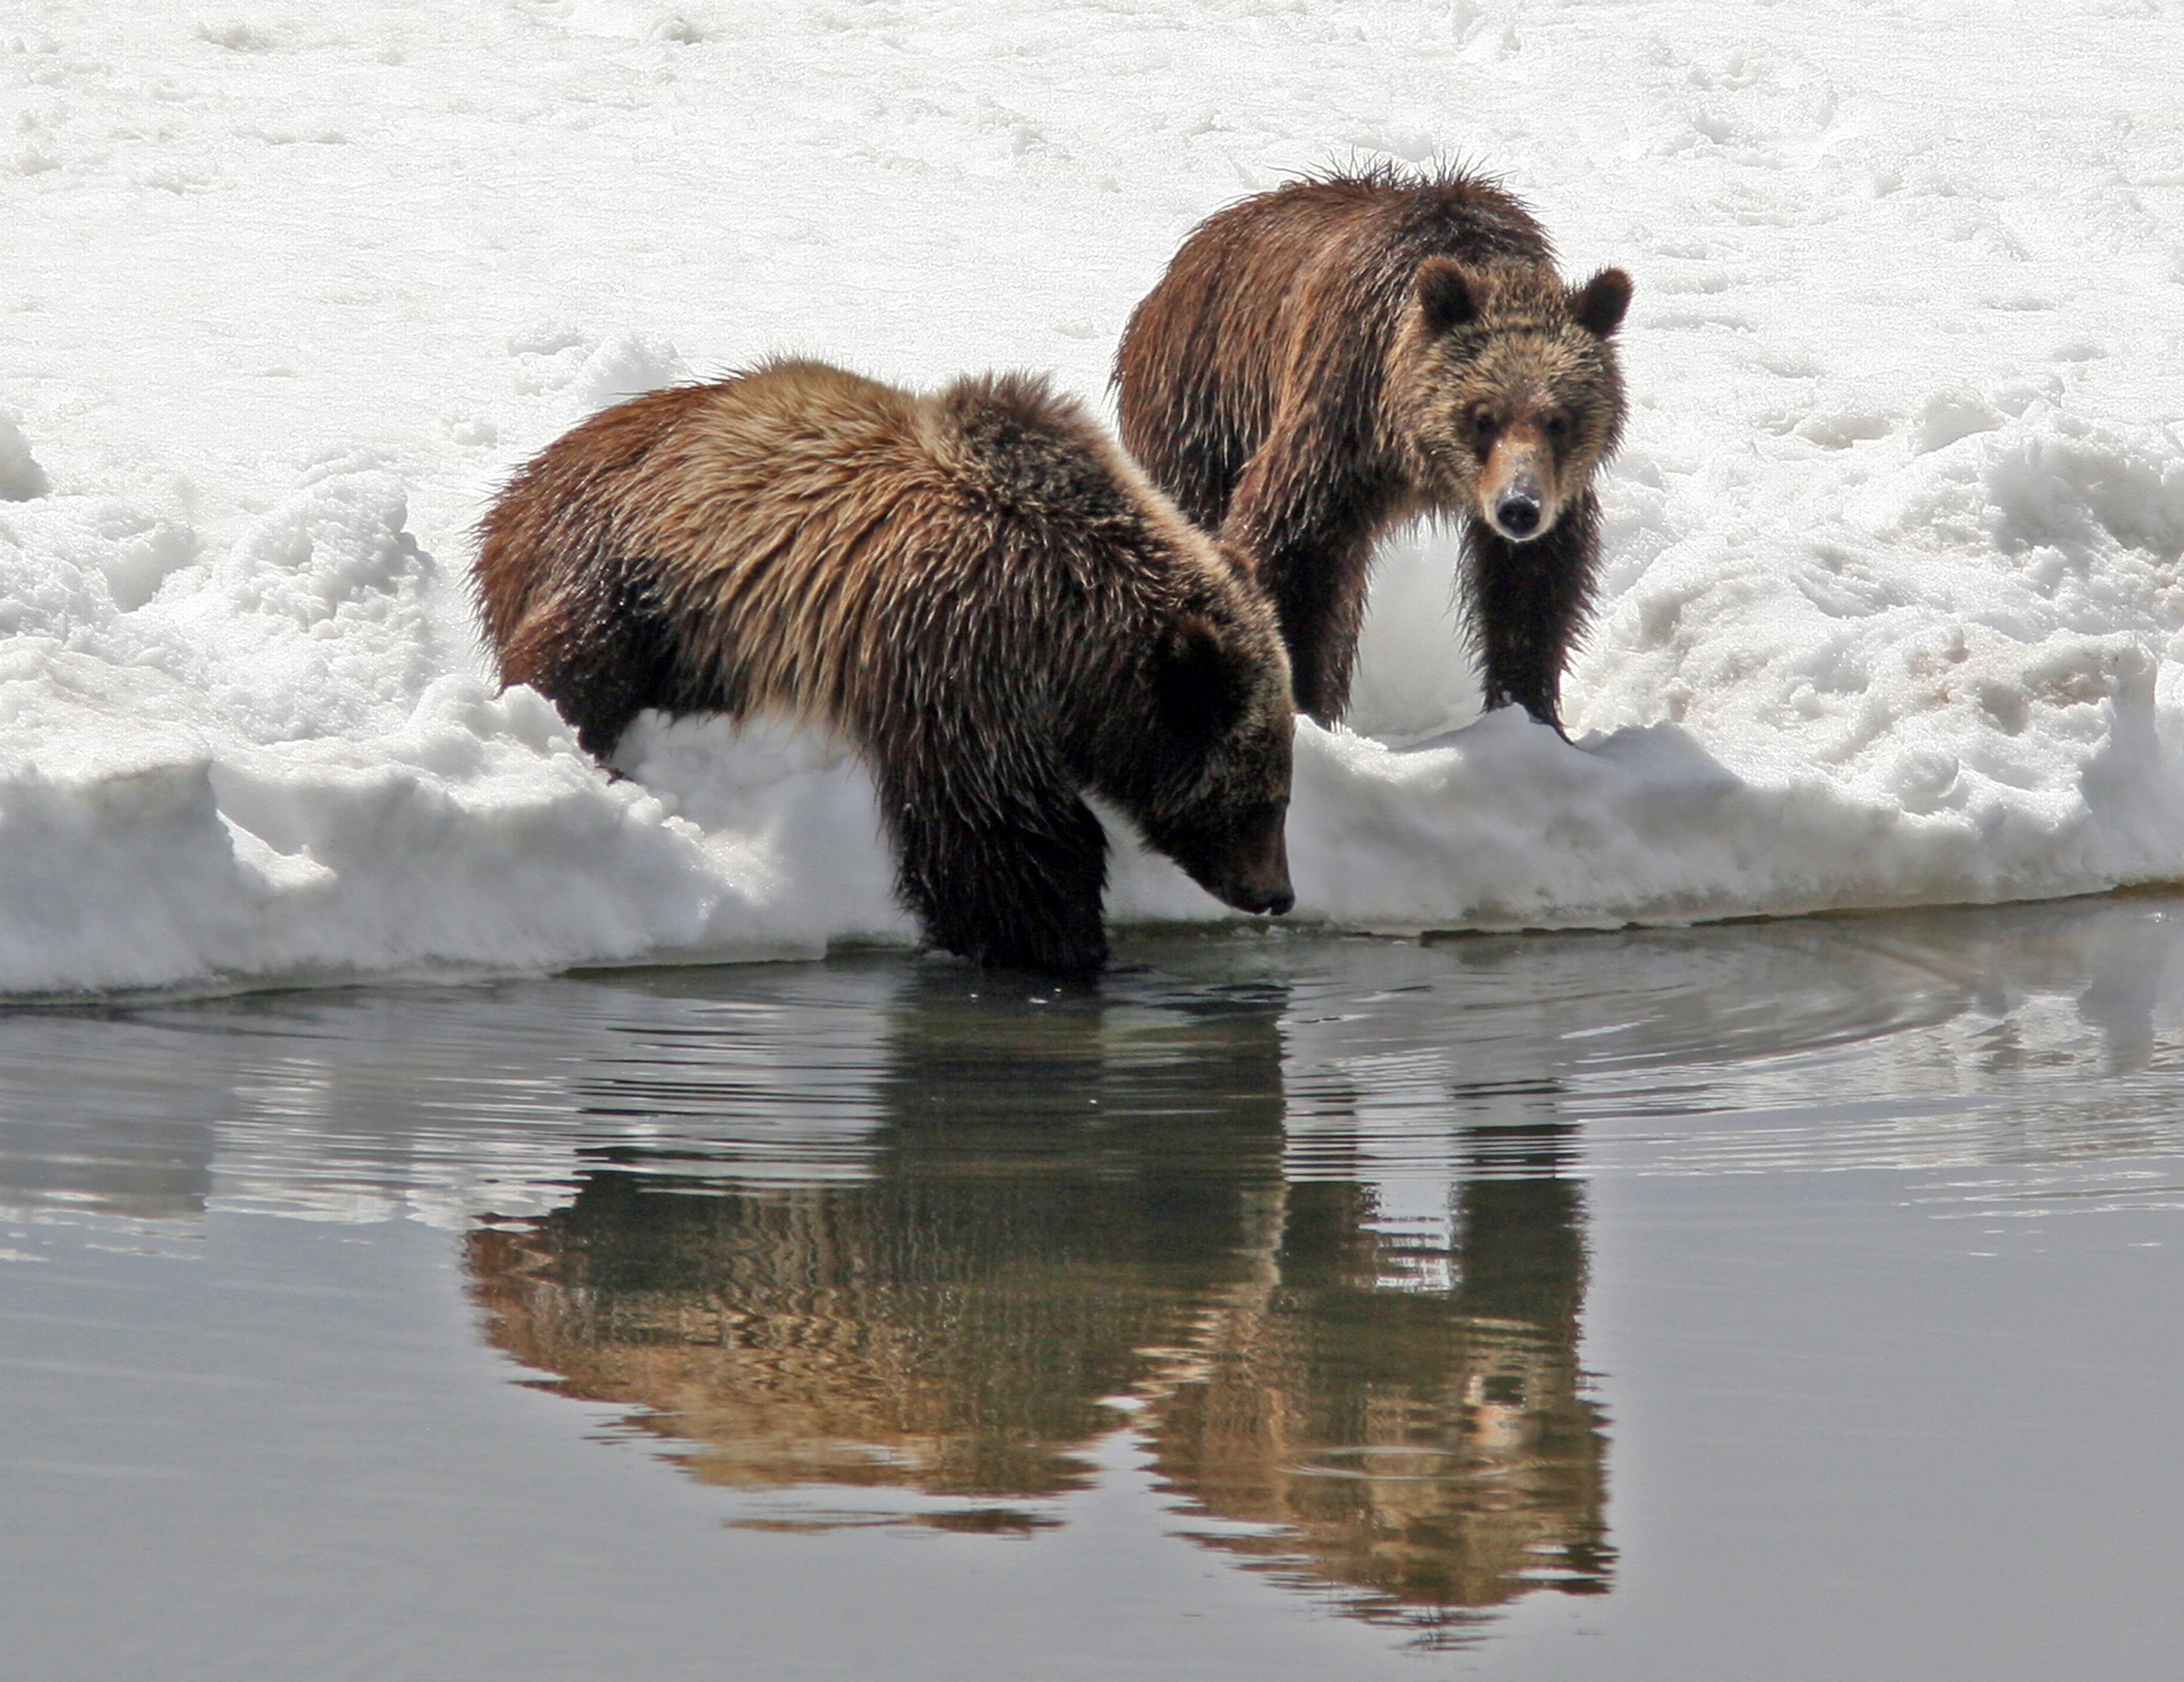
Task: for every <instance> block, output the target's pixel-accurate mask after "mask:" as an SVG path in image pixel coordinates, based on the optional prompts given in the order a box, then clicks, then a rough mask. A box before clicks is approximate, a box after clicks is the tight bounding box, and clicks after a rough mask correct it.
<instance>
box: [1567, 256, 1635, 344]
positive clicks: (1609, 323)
mask: <svg viewBox="0 0 2184 1682" xmlns="http://www.w3.org/2000/svg"><path fill="white" fill-rule="evenodd" d="M1629 308H1630V276H1628V275H1626V274H1624V272H1623V271H1622V270H1620V269H1602V270H1601V271H1600V272H1599V273H1598V274H1596V275H1595V276H1593V277H1592V278H1591V280H1589V281H1586V282H1585V284H1584V285H1583V286H1582V287H1579V288H1578V289H1577V291H1575V292H1572V293H1571V294H1570V314H1571V315H1573V316H1574V317H1576V319H1577V324H1578V326H1580V327H1582V328H1584V329H1585V331H1587V332H1588V333H1591V335H1592V336H1593V337H1595V338H1596V339H1604V338H1606V337H1607V336H1608V335H1609V334H1610V333H1612V332H1613V331H1615V330H1616V329H1617V328H1618V327H1619V326H1622V325H1623V312H1624V310H1626V309H1629Z"/></svg>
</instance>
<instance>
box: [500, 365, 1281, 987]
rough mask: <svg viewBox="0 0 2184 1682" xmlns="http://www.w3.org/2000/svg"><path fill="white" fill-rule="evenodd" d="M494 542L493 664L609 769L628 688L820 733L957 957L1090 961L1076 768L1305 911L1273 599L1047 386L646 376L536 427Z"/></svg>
mask: <svg viewBox="0 0 2184 1682" xmlns="http://www.w3.org/2000/svg"><path fill="white" fill-rule="evenodd" d="M480 532H481V537H482V547H481V549H480V552H479V554H478V560H477V569H476V582H477V587H478V594H479V599H480V604H481V608H482V614H483V618H484V621H485V627H486V632H487V636H488V637H489V638H490V639H491V641H492V643H493V648H494V649H495V651H496V652H497V653H498V654H499V662H500V676H501V680H502V682H505V683H528V684H530V685H532V687H533V688H537V689H538V690H539V691H540V692H541V693H543V694H545V695H547V696H548V697H549V698H550V699H552V700H553V701H554V703H555V704H556V705H559V706H560V709H561V711H562V714H563V716H565V717H566V718H567V719H568V720H569V721H570V722H571V724H573V725H574V726H575V727H576V728H577V739H578V741H580V742H581V743H582V744H583V745H584V747H585V748H586V749H589V750H590V751H591V752H592V753H593V754H595V755H599V756H600V757H602V758H604V756H605V755H608V754H609V753H610V752H611V751H612V750H613V749H614V745H615V744H616V741H617V740H618V739H619V738H621V733H622V732H623V730H624V729H625V728H626V727H627V726H628V724H629V722H630V721H631V720H632V719H633V718H634V717H635V716H637V714H638V712H639V711H640V710H643V709H644V708H647V707H657V708H660V709H661V710H664V711H666V712H669V713H672V714H682V713H694V712H724V713H727V714H730V715H732V716H736V717H739V718H740V717H747V716H751V715H753V714H756V713H760V712H766V711H771V712H777V713H781V714H785V715H788V716H793V717H798V718H801V719H804V720H805V721H810V722H812V723H816V724H818V725H821V726H823V727H830V728H832V729H833V730H835V731H836V732H839V733H840V734H841V735H843V736H844V737H845V738H847V739H848V740H849V741H850V743H852V744H854V745H855V747H856V748H857V749H858V750H859V751H860V753H861V755H862V757H863V758H864V760H865V761H866V765H867V766H868V767H869V768H870V770H871V771H872V777H873V781H874V782H875V783H876V784H877V788H878V793H879V802H880V816H881V819H882V822H883V823H884V824H885V826H886V828H887V831H888V833H889V838H890V839H891V840H892V841H893V842H894V848H895V853H896V857H897V863H898V874H897V888H898V891H899V892H900V894H901V897H902V899H903V900H904V902H905V905H908V906H909V908H910V909H911V911H913V912H914V913H915V914H916V915H917V916H918V917H919V918H920V919H921V920H922V922H923V923H924V926H925V928H926V932H927V933H928V936H929V937H930V938H932V940H933V942H934V943H935V944H938V945H940V946H944V947H945V948H947V949H948V950H950V951H952V952H957V953H961V954H962V955H964V956H966V957H968V958H971V959H972V960H974V961H978V962H981V963H989V964H1005V965H1011V966H1023V967H1030V968H1039V969H1048V970H1060V971H1081V970H1088V969H1093V968H1096V967H1098V966H1099V965H1100V963H1102V962H1103V961H1105V959H1106V950H1107V947H1106V936H1105V933H1104V932H1103V930H1102V928H1101V927H1100V895H1101V894H1102V892H1103V890H1104V888H1105V887H1106V844H1107V843H1106V832H1105V831H1103V830H1102V829H1101V827H1100V821H1099V819H1098V818H1096V817H1095V816H1093V814H1092V812H1091V810H1089V808H1088V807H1087V806H1086V805H1085V804H1084V800H1083V799H1081V798H1080V791H1084V790H1089V791H1091V792H1093V793H1095V794H1099V795H1101V796H1102V797H1104V798H1106V799H1108V800H1110V801H1112V802H1113V803H1114V805H1117V807H1119V808H1120V809H1121V810H1123V811H1124V812H1126V813H1127V814H1128V815H1129V816H1131V817H1132V818H1134V820H1136V822H1138V823H1139V825H1140V826H1141V827H1142V828H1143V830H1144V832H1145V838H1146V840H1147V841H1148V842H1150V843H1151V844H1152V845H1153V846H1155V847H1157V848H1158V849H1160V850H1161V851H1162V852H1163V853H1166V854H1167V855H1168V856H1169V857H1170V858H1172V859H1173V860H1175V861H1176V862H1177V863H1178V864H1179V865H1181V866H1183V867H1184V870H1186V871H1188V872H1190V875H1191V876H1192V877H1194V878H1195V880H1196V881H1197V882H1198V883H1199V884H1200V885H1201V886H1202V887H1203V888H1206V890H1207V891H1208V892H1209V893H1211V894H1214V895H1216V896H1217V897H1218V898H1219V899H1223V900H1225V901H1226V902H1227V903H1228V904H1229V905H1234V906H1236V907H1237V908H1238V909H1240V910H1242V911H1272V912H1276V913H1279V912H1282V911H1287V910H1288V909H1289V908H1290V904H1291V901H1292V894H1291V893H1290V881H1289V858H1288V853H1287V850H1286V848H1285V845H1284V837H1283V822H1284V813H1285V811H1286V810H1287V807H1288V805H1289V792H1290V737H1291V734H1292V732H1293V729H1294V724H1295V719H1294V715H1293V713H1292V711H1291V710H1290V684H1289V665H1288V661H1287V660H1286V659H1285V658H1284V654H1283V650H1282V643H1281V638H1280V636H1279V632H1278V631H1277V628H1276V626H1275V621H1274V617H1273V610H1272V609H1271V608H1270V607H1269V605H1268V604H1267V602H1266V601H1265V599H1263V598H1262V596H1261V594H1260V593H1259V592H1258V590H1257V589H1256V588H1255V587H1254V586H1253V585H1252V583H1251V581H1250V579H1249V578H1248V577H1247V576H1245V575H1244V573H1243V572H1242V571H1240V569H1239V568H1238V566H1237V565H1235V563H1234V561H1233V560H1232V559H1231V558H1230V557H1229V555H1227V554H1224V553H1223V551H1222V550H1221V549H1218V548H1217V546H1216V545H1215V544H1214V543H1212V541H1211V540H1209V539H1208V538H1207V537H1205V536H1204V535H1203V534H1202V533H1201V532H1198V531H1197V530H1195V528H1194V527H1192V526H1190V524H1189V523H1188V522H1186V521H1184V519H1183V518H1182V516H1181V515H1178V513H1177V512H1176V510H1175V508H1174V506H1173V504H1171V503H1170V502H1169V501H1168V500H1167V498H1165V497H1163V496H1162V495H1161V494H1160V493H1159V492H1157V491H1156V490H1155V489H1154V488H1153V487H1151V484H1149V483H1148V482H1146V480H1145V476H1144V475H1143V474H1142V473H1140V472H1139V471H1138V469H1137V468H1136V466H1135V465H1134V464H1133V463H1131V462H1130V461H1129V460H1128V459H1127V458H1126V457H1124V456H1123V454H1122V452H1121V451H1120V450H1118V449H1117V448H1115V446H1114V444H1113V443H1112V442H1111V441H1110V440H1109V439H1108V438H1107V437H1106V435H1105V434H1104V433H1103V432H1100V430H1099V429H1098V428H1097V427H1096V426H1095V425H1094V424H1093V423H1092V422H1091V421H1089V419H1088V418H1087V417H1086V416H1085V415H1084V412H1083V411H1082V409H1079V408H1078V405H1076V404H1073V403H1071V402H1068V401H1067V400H1065V399H1063V398H1058V397H1056V396H1055V395H1054V394H1053V393H1051V392H1050V390H1048V388H1047V387H1046V386H1045V384H1044V383H1043V382H1040V381H1039V380H1036V379H1033V378H1029V377H1026V376H992V377H986V378H975V379H965V380H961V381H959V382H956V384H954V385H952V386H950V387H948V388H947V389H946V390H944V391H942V392H940V393H937V394H934V395H933V396H929V397H921V396H917V395H913V394H912V393H907V392H903V391H899V390H897V389H895V388H894V387H890V386H884V385H881V384H879V383H877V382H874V381H872V380H867V379H863V378H861V377H859V376H856V375H854V374H850V373H845V372H844V371H843V370H840V369H838V368H832V367H828V366H826V365H823V364H819V363H812V362H778V363H774V364H772V365H768V366H766V367H763V368H760V369H759V370H756V371H755V372H753V373H749V374H746V375H744V376H740V377H738V378H734V379H730V380H727V381H724V382H721V383H719V384H716V385H707V386H686V387H677V388H675V389H672V390H669V391H662V392H655V393H653V394H652V395H650V396H649V397H642V398H638V399H636V400H635V401H634V402H631V403H626V404H621V405H620V406H619V407H617V408H615V409H608V410H607V411H606V412H604V414H601V415H595V416H593V418H592V419H591V420H589V421H586V422H584V423H583V424H582V426H578V427H577V428H576V429H575V430H574V431H573V432H569V433H568V434H566V435H565V437H562V438H560V440H559V441H558V442H556V443H554V444H552V445H551V446H549V448H547V449H546V451H545V452H544V453H543V454H541V455H540V456H539V457H538V459H536V460H534V461H532V463H531V464H530V465H528V466H526V467H525V468H524V469H523V470H522V471H521V472H520V473H518V474H517V475H516V476H515V479H514V481H513V482H510V485H509V487H508V488H507V489H506V491H504V493H502V495H501V497H500V498H499V501H498V502H496V503H495V504H494V505H493V509H492V510H491V511H490V512H489V513H488V514H487V516H486V518H485V520H484V521H483V523H482V526H481V528H480Z"/></svg>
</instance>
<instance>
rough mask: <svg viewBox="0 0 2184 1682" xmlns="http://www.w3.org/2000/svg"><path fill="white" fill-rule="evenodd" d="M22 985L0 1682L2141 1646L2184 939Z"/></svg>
mask: <svg viewBox="0 0 2184 1682" xmlns="http://www.w3.org/2000/svg"><path fill="white" fill-rule="evenodd" d="M1122 959H1123V962H1122V964H1121V966H1120V967H1119V968H1118V969H1117V972H1115V973H1114V974H1112V976H1110V977H1107V978H1106V979H1105V980H1104V981H1103V982H1102V983H1100V984H1099V985H1098V986H1097V987H1096V988H1087V989H1077V990H1055V989H1045V990H1034V989H1032V988H1031V987H1030V986H1029V985H1028V984H1027V983H1005V982H996V981H995V980H993V979H991V978H980V977H976V976H974V975H972V973H970V972H967V971H965V970H962V969H961V968H958V967H956V966H952V965H948V964H944V963H938V962H932V961H918V960H915V959H911V958H908V957H905V956H902V955H863V956H845V957H842V958H838V959H836V960H834V961H829V962H827V963H823V964H809V965H782V966H742V967H733V968H720V969H710V970H683V971H653V972H626V973H618V974H602V975H591V976H585V977H564V978H560V979H556V980H551V981H535V982H522V983H507V984H501V985H493V986H473V987H461V988H455V987H440V988H428V987H405V988H387V989H370V990H359V991H351V992H340V993H320V994H283V995H266V996H259V997H252V998H243V999H237V1000H220V1001H209V1002H201V1003H196V1004H166V1005H146V1006H140V1007H135V1008H131V1009H125V1010H115V1011H106V1012H98V1013H91V1012H57V1011H19V1012H15V1013H13V1014H8V1015H4V1016H0V1512H4V1514H5V1518H4V1523H0V1675H4V1676H6V1677H8V1678H16V1677H21V1678H36V1679H56V1678H86V1679H103V1678H109V1677H114V1678H120V1677H142V1676H153V1675H156V1676H160V1677H171V1678H194V1677H250V1678H256V1677H282V1678H286V1677H298V1678H301V1677H310V1678H320V1677H343V1676H355V1677H359V1678H362V1677H370V1678H376V1679H384V1678H396V1677H416V1678H421V1679H422V1678H432V1679H440V1678H454V1677H481V1678H483V1677H500V1676H508V1677H515V1676H522V1677H525V1678H538V1677H572V1678H573V1677H608V1676H638V1675H642V1676H646V1677H663V1678H683V1677H722V1678H728V1677H733V1678H738V1679H741V1678H748V1677H812V1678H821V1677H841V1676H848V1675H852V1674H854V1675H857V1676H861V1677H864V1676H883V1677H925V1676H933V1677H941V1676H951V1677H953V1676H971V1677H981V1678H984V1677H991V1678H996V1679H999V1678H1020V1677H1045V1676H1055V1677H1073V1678H1074V1677H1086V1678H1090V1677H1109V1676H1177V1677H1183V1676H1189V1677H1194V1678H1195V1677H1226V1676H1232V1675H1233V1676H1237V1677H1242V1676H1245V1675H1250V1676H1252V1677H1255V1678H1289V1677H1296V1678H1304V1677H1335V1676H1340V1677H1363V1676H1372V1675H1378V1674H1390V1675H1395V1676H1424V1675H1433V1674H1454V1675H1473V1674H1478V1675H1486V1676H1501V1677H1518V1678H1563V1677H1593V1676H1599V1677H1615V1678H1622V1679H1629V1678H1652V1677H1661V1678H1669V1677H1674V1678H1680V1679H1683V1678H1690V1679H1712V1678H1724V1679H1727V1678H1738V1679H1747V1678H1757V1677H1765V1678H1802V1677H1813V1678H1830V1679H1833V1678H1847V1677H1860V1678H1864V1677H1898V1676H1901V1677H1907V1678H1908V1677H1918V1678H1922V1679H1929V1678H1950V1677H1959V1676H1961V1677H1964V1678H1974V1677H1976V1678H1981V1679H1997V1678H2019V1677H2023V1678H2028V1679H2030V1678H2048V1677H2058V1676H2073V1677H2088V1678H2113V1679H2126V1682H2127V1679H2137V1678H2148V1679H2153V1678H2169V1677H2173V1676H2175V1675H2176V1674H2179V1667H2180V1665H2184V1657H2179V1653H2178V1648H2179V1645H2180V1642H2184V1613H2180V1611H2179V1607H2180V1606H2184V1593H2180V1590H2179V1583H2180V1579H2184V1514H2180V1496H2184V1450H2180V1448H2179V1445H2178V1429H2177V1423H2176V1422H2177V1417H2178V1408H2179V1402H2180V1401H2184V1297H2181V1296H2180V1287H2184V1266H2180V1262H2184V1217H2180V1211H2184V915H2180V908H2179V907H2178V906H2177V905H2175V904H2173V903H2172V902H2165V901H2161V900H2154V899H2109V900H2100V901H2087V902H2077V903H2072V904H2067V905H2047V906H2036V907H2021V908H2009V909H2002V910H1992V911H1954V912H1936V913H1924V914H1905V915H1898V916H1886V917H1865V918H1846V919H1836V920H1814V921H1807V922H1781V923H1768V924H1757V925H1750V926H1741V927H1714V928H1707V929H1698V930H1690V931H1680V932H1635V933H1624V934H1618V935H1572V936H1553V937H1542V936H1532V937H1509V938H1468V939H1461V940H1452V941H1449V942H1446V943H1445V944H1431V945H1420V944H1415V943H1404V942H1393V941H1379V940H1366V939H1338V938H1318V937H1312V936H1309V935H1301V936H1300V935H1293V934H1287V935H1285V934H1275V935H1264V936H1258V937H1247V938H1239V937H1230V936H1223V937H1201V938H1180V937H1178V938H1152V937H1145V938H1139V939H1137V940H1135V941H1134V942H1129V943H1126V944H1125V945H1124V947H1123V951H1122Z"/></svg>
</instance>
